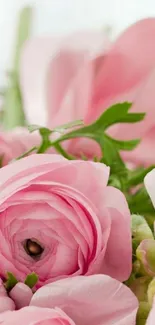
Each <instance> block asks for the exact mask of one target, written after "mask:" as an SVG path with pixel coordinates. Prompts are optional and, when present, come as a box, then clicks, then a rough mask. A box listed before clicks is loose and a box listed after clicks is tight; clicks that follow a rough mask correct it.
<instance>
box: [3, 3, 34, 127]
mask: <svg viewBox="0 0 155 325" xmlns="http://www.w3.org/2000/svg"><path fill="white" fill-rule="evenodd" d="M31 22H32V8H30V7H27V8H24V9H22V11H21V13H20V17H19V23H18V28H17V40H16V47H15V56H14V64H13V69H12V72H11V73H10V74H9V76H8V78H9V86H8V88H7V90H6V92H5V95H4V115H3V126H4V128H5V129H12V128H14V127H16V126H24V125H25V114H24V111H23V103H22V98H21V92H20V85H19V65H20V55H21V50H22V47H23V44H24V43H25V41H26V40H27V39H28V37H29V35H30V29H31Z"/></svg>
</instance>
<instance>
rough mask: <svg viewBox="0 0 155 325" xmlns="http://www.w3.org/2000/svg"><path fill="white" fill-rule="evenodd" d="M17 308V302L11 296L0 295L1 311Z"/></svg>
mask: <svg viewBox="0 0 155 325" xmlns="http://www.w3.org/2000/svg"><path fill="white" fill-rule="evenodd" d="M9 310H11V311H12V310H15V304H14V302H13V300H12V299H11V298H9V297H0V313H3V312H4V311H9Z"/></svg>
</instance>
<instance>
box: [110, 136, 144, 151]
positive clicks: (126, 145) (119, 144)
mask: <svg viewBox="0 0 155 325" xmlns="http://www.w3.org/2000/svg"><path fill="white" fill-rule="evenodd" d="M106 137H107V138H109V140H110V141H111V142H112V143H113V144H114V146H115V147H116V148H117V149H118V150H127V151H128V150H133V149H134V148H136V146H137V145H138V144H139V143H140V140H139V139H134V140H130V141H120V140H117V139H113V138H111V137H110V136H108V135H107V134H106Z"/></svg>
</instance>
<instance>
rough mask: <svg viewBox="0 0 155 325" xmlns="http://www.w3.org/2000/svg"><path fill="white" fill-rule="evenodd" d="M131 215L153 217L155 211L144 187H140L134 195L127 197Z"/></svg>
mask: <svg viewBox="0 0 155 325" xmlns="http://www.w3.org/2000/svg"><path fill="white" fill-rule="evenodd" d="M127 200H128V204H129V208H130V211H131V213H133V214H134V213H135V214H137V213H138V214H140V215H144V216H145V214H148V215H149V214H150V215H152V216H153V215H155V209H154V207H153V205H152V202H151V200H150V197H149V195H148V193H147V191H146V189H145V188H144V187H141V188H140V189H139V190H138V191H137V192H136V193H135V194H134V195H133V194H131V195H130V196H128V197H127Z"/></svg>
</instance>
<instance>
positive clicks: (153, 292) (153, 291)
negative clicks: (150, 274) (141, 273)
mask: <svg viewBox="0 0 155 325" xmlns="http://www.w3.org/2000/svg"><path fill="white" fill-rule="evenodd" d="M154 296H155V278H154V279H153V280H152V281H151V282H150V283H149V286H148V291H147V297H148V302H149V304H150V306H152V303H153V299H154Z"/></svg>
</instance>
